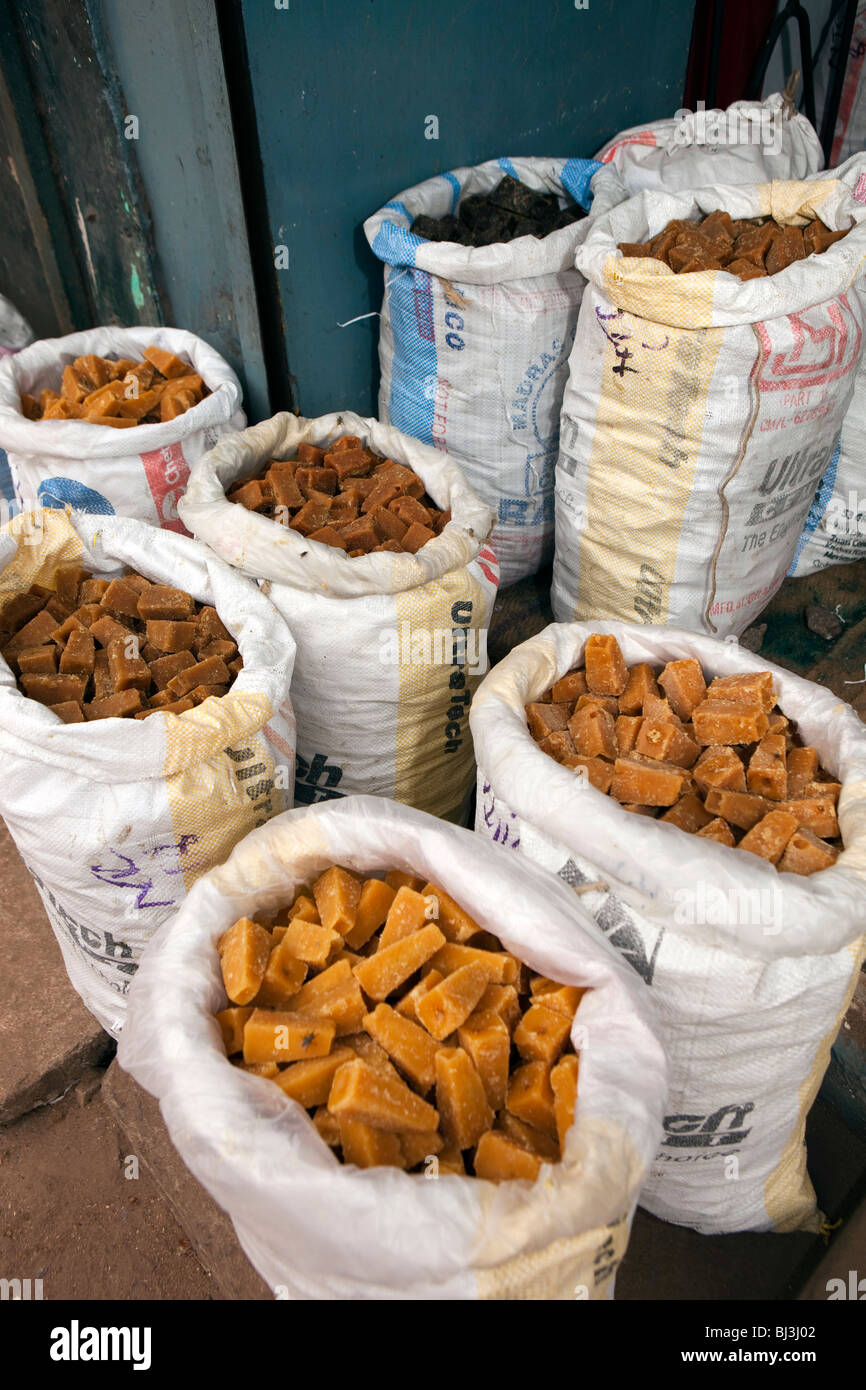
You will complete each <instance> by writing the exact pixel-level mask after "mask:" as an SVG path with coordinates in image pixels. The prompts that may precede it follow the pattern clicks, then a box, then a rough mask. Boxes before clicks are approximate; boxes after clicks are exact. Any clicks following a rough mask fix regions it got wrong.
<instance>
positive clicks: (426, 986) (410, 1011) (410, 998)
mask: <svg viewBox="0 0 866 1390" xmlns="http://www.w3.org/2000/svg"><path fill="white" fill-rule="evenodd" d="M444 978H445V976H444V975H443V974H442V973H441V971H439V970H428V971H427V974H426V975H424V976H422V978H421V979H420V980H419V981H418V983H417V985H413V987H412V988H411V989H410V990H408V992H407V993H406V994H404V995H403V998H402V999H401V1000H400V1001H399V1003H397V1004H395V1006H394V1007H395V1009H396V1010H397V1013H398V1014H401V1015H402V1016H403V1018H409V1019H411V1020H412V1022H413V1023H417V1022H418V1021H419V1020H418V1014H417V1012H416V1010H417V1006H418V1001H419V1000H420V999H423V998H424V995H425V994H427V993H429V991H430V990H431V989H433V988H434V987H435V986H436V985H438V984H439V983H440V982H441V981H442V980H444Z"/></svg>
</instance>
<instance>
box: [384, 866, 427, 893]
mask: <svg viewBox="0 0 866 1390" xmlns="http://www.w3.org/2000/svg"><path fill="white" fill-rule="evenodd" d="M385 882H386V883H387V884H388V886H389V887H390V888H393V889H394V892H395V893H396V892H397V890H398V889H399V888H414V889H415V892H416V893H420V892H421V889H422V888H423V887H424V879H423V878H422V877H421V875H420V874H409V873H406V872H405V871H404V870H403V869H389V870H388V872H387V873H386V875H385Z"/></svg>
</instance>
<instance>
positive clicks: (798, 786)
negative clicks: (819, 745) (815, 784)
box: [788, 748, 818, 797]
mask: <svg viewBox="0 0 866 1390" xmlns="http://www.w3.org/2000/svg"><path fill="white" fill-rule="evenodd" d="M817 771H818V754H817V753H816V751H815V749H814V748H791V749H789V751H788V795H789V796H790V797H795V796H800V795H801V793H802V792H803V791H805V789H806V787H808V785H809V783H810V782H811V781H813V780H814V778H815V775H816V773H817Z"/></svg>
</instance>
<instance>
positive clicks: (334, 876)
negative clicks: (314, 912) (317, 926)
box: [313, 864, 361, 936]
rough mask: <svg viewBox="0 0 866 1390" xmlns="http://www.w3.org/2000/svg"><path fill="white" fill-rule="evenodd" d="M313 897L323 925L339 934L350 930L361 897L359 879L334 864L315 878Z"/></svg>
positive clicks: (344, 933)
mask: <svg viewBox="0 0 866 1390" xmlns="http://www.w3.org/2000/svg"><path fill="white" fill-rule="evenodd" d="M313 897H314V898H315V900H316V907H317V908H318V912H319V917H320V918H321V922H322V926H323V927H330V928H331V931H338V932H339V933H340V935H341V936H345V935H346V933H347V932H350V931H351V930H352V928H353V926H354V925H355V914H356V912H357V910H358V902H359V900H360V897H361V881H360V879H358V878H356V877H355V875H354V874H350V873H349V870H348V869H341V868H340V867H339V865H337V864H335V865H333V866H332V868H330V869H326V870H325V872H324V873H323V874H320V875H319V877H318V878H317V879H316V881H315V883H314V884H313Z"/></svg>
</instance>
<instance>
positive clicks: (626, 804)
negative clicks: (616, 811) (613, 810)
mask: <svg viewBox="0 0 866 1390" xmlns="http://www.w3.org/2000/svg"><path fill="white" fill-rule="evenodd" d="M621 805H622V809H623V810H624V811H628V813H629V815H630V816H648V817H649V819H650V820H654V819H655V817H656V816H657V815H658V807H657V806H640V805H638V804H637V803H636V802H633V801H623V802H622V803H621Z"/></svg>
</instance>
